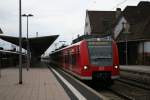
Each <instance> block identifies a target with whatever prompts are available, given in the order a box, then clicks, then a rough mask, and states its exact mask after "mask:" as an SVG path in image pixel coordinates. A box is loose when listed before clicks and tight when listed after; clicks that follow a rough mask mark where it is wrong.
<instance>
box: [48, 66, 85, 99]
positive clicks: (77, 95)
mask: <svg viewBox="0 0 150 100" xmlns="http://www.w3.org/2000/svg"><path fill="white" fill-rule="evenodd" d="M51 69H52V70H53V72H54V73H55V74H56V75H57V76H58V77H59V78H60V79H61V80H62V81H63V82H64V83H65V84H66V86H68V88H69V89H70V90H71V91H72V92H73V94H74V95H75V96H76V97H77V98H78V99H79V100H87V99H86V98H85V97H84V96H83V95H82V94H81V93H80V92H79V91H78V90H77V89H76V88H74V87H73V86H72V85H71V84H70V83H69V82H68V81H67V80H66V79H64V78H63V77H62V76H61V75H60V74H59V73H58V72H57V71H56V70H54V69H53V68H51Z"/></svg>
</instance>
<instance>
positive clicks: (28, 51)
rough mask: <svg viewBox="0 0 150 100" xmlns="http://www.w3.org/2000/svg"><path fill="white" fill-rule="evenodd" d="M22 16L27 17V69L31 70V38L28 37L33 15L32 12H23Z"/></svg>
mask: <svg viewBox="0 0 150 100" xmlns="http://www.w3.org/2000/svg"><path fill="white" fill-rule="evenodd" d="M22 17H27V39H26V41H27V42H26V43H27V71H28V70H29V67H30V45H29V38H28V33H29V17H33V15H32V14H23V15H22Z"/></svg>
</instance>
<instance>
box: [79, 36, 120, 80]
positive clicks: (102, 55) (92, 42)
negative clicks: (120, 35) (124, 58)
mask: <svg viewBox="0 0 150 100" xmlns="http://www.w3.org/2000/svg"><path fill="white" fill-rule="evenodd" d="M81 48H82V49H81V52H83V53H82V54H84V57H82V61H83V63H82V64H83V70H82V75H83V76H85V78H86V79H92V80H102V81H112V80H114V79H117V78H119V58H118V49H117V46H116V44H115V42H114V41H112V40H100V39H89V40H86V41H85V42H84V43H83V44H82V47H81ZM85 49H87V50H85ZM85 51H87V52H85Z"/></svg>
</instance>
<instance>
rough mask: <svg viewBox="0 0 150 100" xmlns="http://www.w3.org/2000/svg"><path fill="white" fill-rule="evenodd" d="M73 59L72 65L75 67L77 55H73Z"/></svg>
mask: <svg viewBox="0 0 150 100" xmlns="http://www.w3.org/2000/svg"><path fill="white" fill-rule="evenodd" d="M71 56H72V57H71V58H72V59H71V62H72V65H75V64H76V55H75V54H73V55H71Z"/></svg>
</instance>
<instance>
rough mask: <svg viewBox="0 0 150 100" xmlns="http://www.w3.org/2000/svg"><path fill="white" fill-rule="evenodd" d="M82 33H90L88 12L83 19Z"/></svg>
mask: <svg viewBox="0 0 150 100" xmlns="http://www.w3.org/2000/svg"><path fill="white" fill-rule="evenodd" d="M86 23H87V26H86ZM84 34H88V35H89V34H91V26H90V20H89V16H88V14H87V15H86V19H85V27H84Z"/></svg>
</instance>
